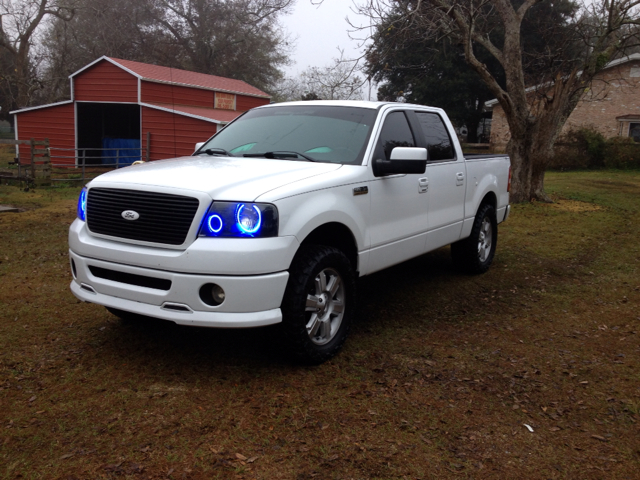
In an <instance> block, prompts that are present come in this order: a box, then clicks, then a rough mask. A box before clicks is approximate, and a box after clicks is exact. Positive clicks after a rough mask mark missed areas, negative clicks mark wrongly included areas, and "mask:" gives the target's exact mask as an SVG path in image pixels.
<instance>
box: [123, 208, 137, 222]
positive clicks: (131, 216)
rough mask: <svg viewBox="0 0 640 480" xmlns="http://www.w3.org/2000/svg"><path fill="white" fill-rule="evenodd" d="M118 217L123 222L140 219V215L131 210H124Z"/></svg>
mask: <svg viewBox="0 0 640 480" xmlns="http://www.w3.org/2000/svg"><path fill="white" fill-rule="evenodd" d="M120 215H122V218H124V219H125V220H137V219H139V218H140V214H139V213H138V212H134V211H133V210H125V211H124V212H122V213H121V214H120Z"/></svg>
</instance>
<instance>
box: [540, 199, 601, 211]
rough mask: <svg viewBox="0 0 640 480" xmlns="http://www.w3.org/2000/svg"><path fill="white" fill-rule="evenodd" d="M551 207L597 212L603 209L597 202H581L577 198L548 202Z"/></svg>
mask: <svg viewBox="0 0 640 480" xmlns="http://www.w3.org/2000/svg"><path fill="white" fill-rule="evenodd" d="M547 205H548V206H549V208H553V209H555V210H561V211H564V212H575V213H580V212H597V211H598V210H602V207H601V206H600V205H596V204H595V203H588V202H579V201H577V200H559V201H557V202H555V203H549V204H547Z"/></svg>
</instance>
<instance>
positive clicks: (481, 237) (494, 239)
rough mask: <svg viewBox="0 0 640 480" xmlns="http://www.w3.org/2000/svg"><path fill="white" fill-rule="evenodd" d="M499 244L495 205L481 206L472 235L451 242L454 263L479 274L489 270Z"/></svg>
mask: <svg viewBox="0 0 640 480" xmlns="http://www.w3.org/2000/svg"><path fill="white" fill-rule="evenodd" d="M497 244H498V221H497V220H496V210H495V208H494V207H493V205H491V204H489V203H485V204H484V205H482V206H480V209H479V210H478V213H477V214H476V218H475V220H474V221H473V227H472V228H471V235H469V237H468V238H465V239H464V240H460V241H458V242H456V243H452V244H451V257H452V258H453V263H454V264H455V265H456V267H458V268H459V269H460V270H462V271H464V272H467V273H472V274H478V273H484V272H486V271H487V270H489V267H490V266H491V263H492V262H493V257H494V255H495V252H496V245H497Z"/></svg>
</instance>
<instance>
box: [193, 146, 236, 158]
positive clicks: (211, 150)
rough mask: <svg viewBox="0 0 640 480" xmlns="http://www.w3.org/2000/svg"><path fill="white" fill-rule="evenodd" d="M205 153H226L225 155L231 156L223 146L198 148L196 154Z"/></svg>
mask: <svg viewBox="0 0 640 480" xmlns="http://www.w3.org/2000/svg"><path fill="white" fill-rule="evenodd" d="M202 153H206V154H207V155H226V156H227V157H233V156H234V155H233V153H229V152H227V151H226V150H225V149H224V148H217V147H216V148H207V149H206V150H200V151H199V152H198V155H200V154H202Z"/></svg>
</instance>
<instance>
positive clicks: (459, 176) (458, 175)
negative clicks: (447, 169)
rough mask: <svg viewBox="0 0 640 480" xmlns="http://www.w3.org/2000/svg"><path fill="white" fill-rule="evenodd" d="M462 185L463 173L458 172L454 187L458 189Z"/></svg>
mask: <svg viewBox="0 0 640 480" xmlns="http://www.w3.org/2000/svg"><path fill="white" fill-rule="evenodd" d="M463 183H464V173H462V172H458V173H456V186H457V187H459V186H460V185H462V184H463Z"/></svg>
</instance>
